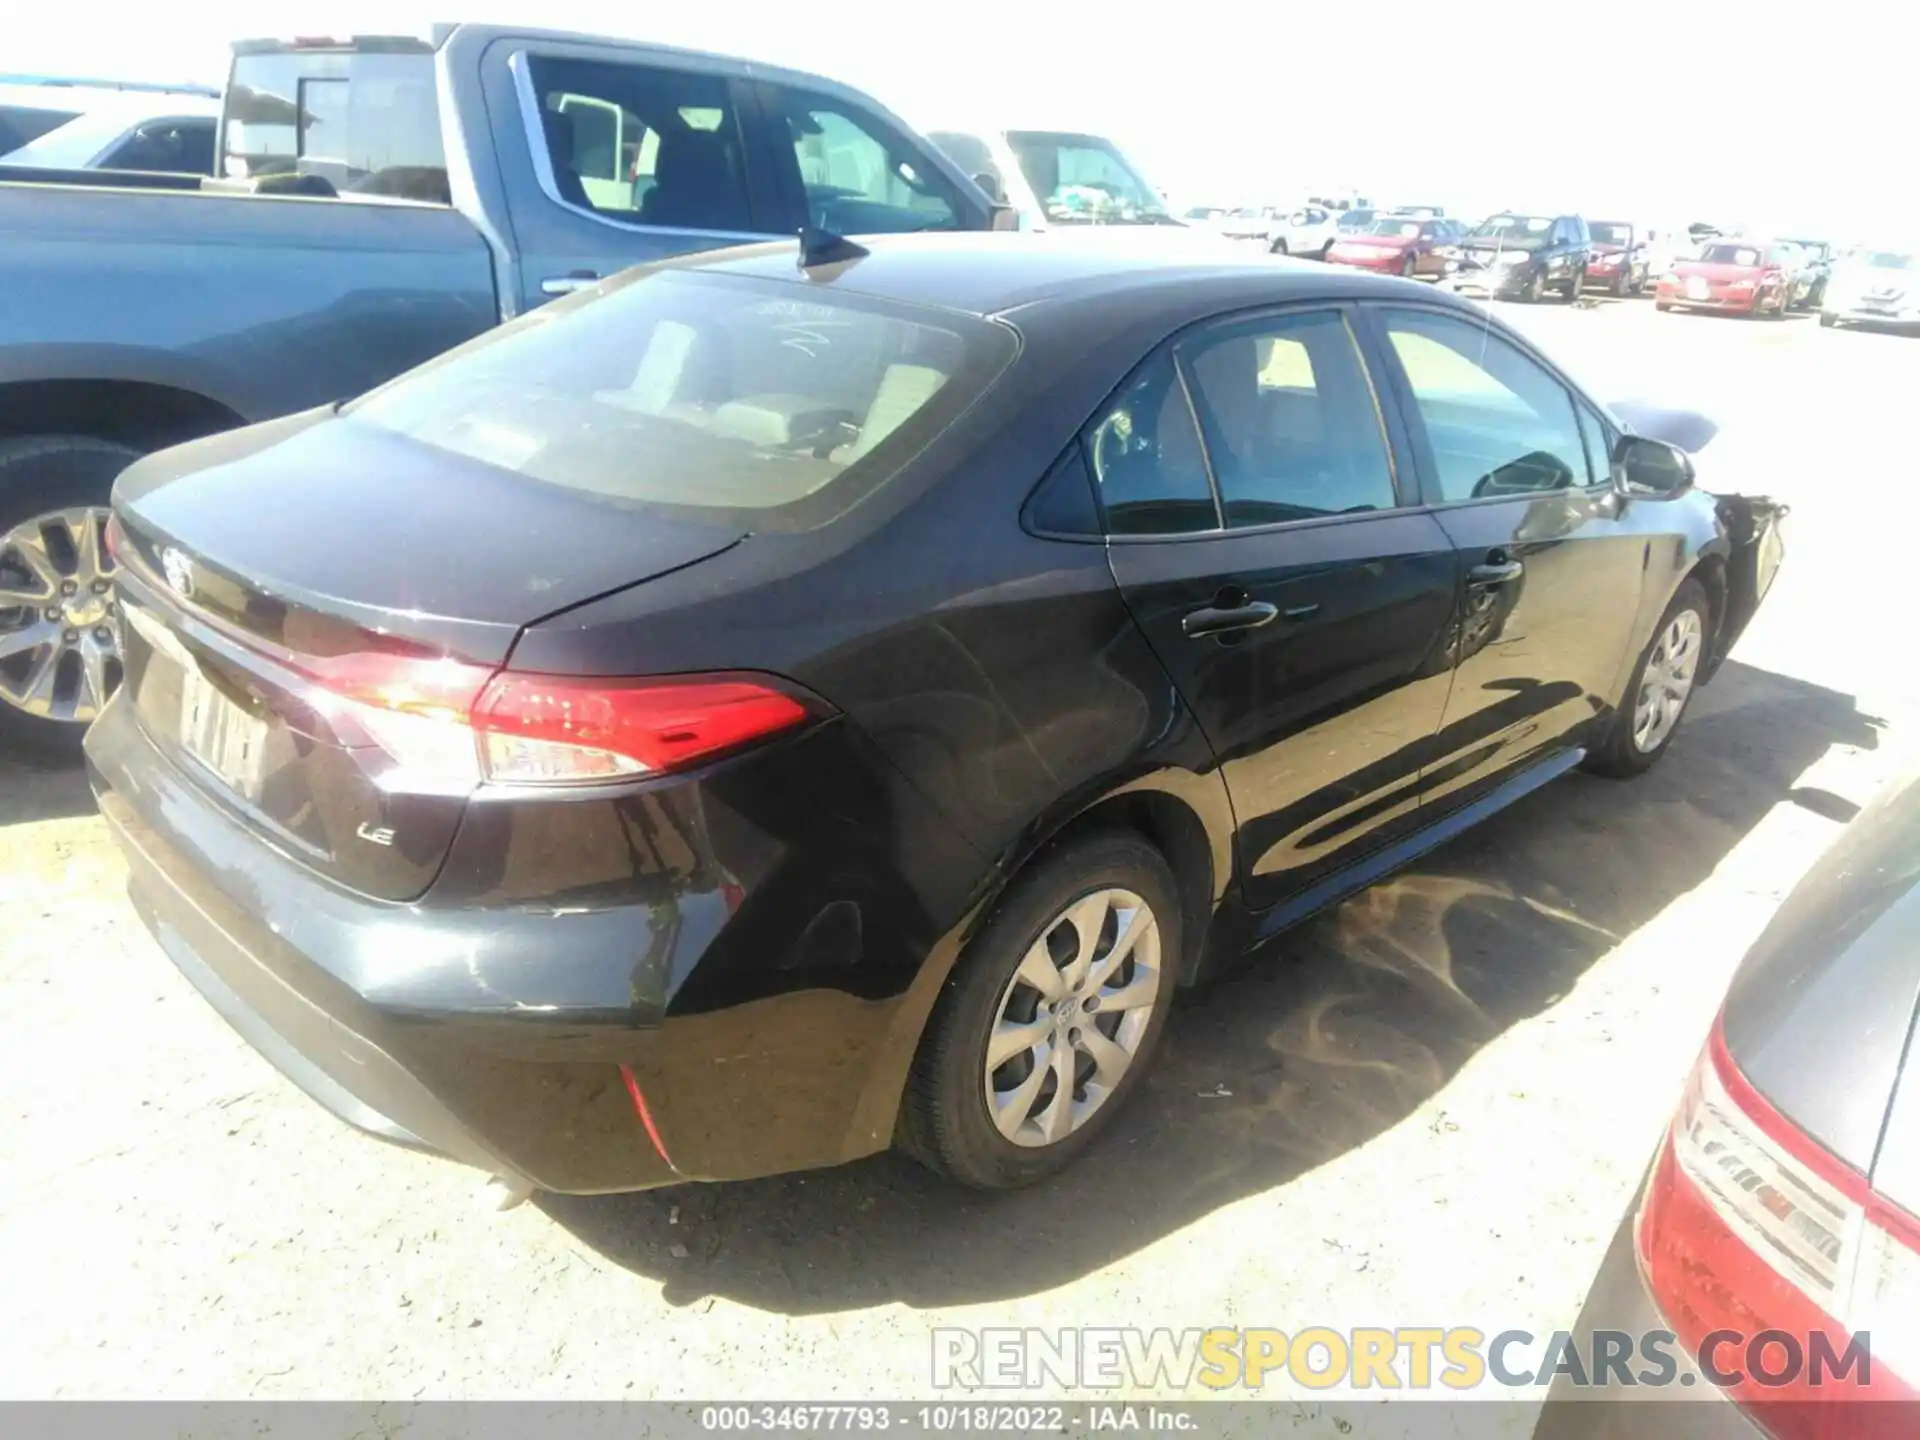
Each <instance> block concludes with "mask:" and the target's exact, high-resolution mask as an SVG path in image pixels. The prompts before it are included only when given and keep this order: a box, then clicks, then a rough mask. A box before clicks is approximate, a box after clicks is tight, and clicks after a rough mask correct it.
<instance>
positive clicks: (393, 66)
mask: <svg viewBox="0 0 1920 1440" xmlns="http://www.w3.org/2000/svg"><path fill="white" fill-rule="evenodd" d="M226 117H227V119H226V143H225V149H224V153H223V154H222V155H221V173H222V174H224V175H227V176H231V177H234V178H240V179H244V178H253V177H259V176H267V175H301V176H306V177H310V178H311V181H312V183H313V184H315V185H318V186H319V187H321V190H322V191H323V192H324V191H326V190H331V191H333V192H336V193H339V194H366V195H390V196H397V197H399V198H401V199H406V200H427V201H434V202H437V203H440V204H445V203H447V200H448V198H449V197H448V191H447V157H446V150H445V147H444V146H443V144H442V142H441V138H440V107H439V101H438V98H437V96H436V92H435V89H434V76H433V55H432V54H431V53H430V52H428V51H426V50H424V49H420V50H391V51H389V50H376V51H346V50H298V51H289V52H284V53H283V52H277V51H267V52H262V53H257V54H241V55H237V56H235V57H234V62H233V75H232V78H231V81H230V83H229V85H228V90H227V102H226Z"/></svg>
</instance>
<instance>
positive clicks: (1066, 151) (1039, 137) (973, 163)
mask: <svg viewBox="0 0 1920 1440" xmlns="http://www.w3.org/2000/svg"><path fill="white" fill-rule="evenodd" d="M927 138H928V139H930V140H931V141H933V143H934V144H935V145H937V146H939V147H940V149H941V150H942V151H943V152H944V153H945V154H946V155H947V156H948V157H949V158H950V159H952V161H953V162H954V164H955V165H957V166H959V168H960V169H961V170H963V171H964V172H965V173H966V174H968V175H969V176H971V177H972V178H973V181H974V183H975V184H976V185H978V186H980V188H981V189H983V190H985V191H986V193H987V194H988V195H989V196H991V197H992V198H993V199H995V200H999V201H1003V202H1004V203H1006V204H1008V205H1011V206H1012V207H1013V209H1014V211H1015V213H1016V214H1018V216H1019V217H1020V228H1021V229H1022V230H1049V229H1054V228H1064V227H1067V226H1091V225H1124V226H1132V227H1140V228H1144V227H1151V226H1161V227H1166V226H1172V227H1184V226H1185V225H1186V222H1185V221H1183V220H1180V219H1177V218H1176V217H1175V216H1174V215H1173V214H1172V212H1171V211H1169V210H1168V209H1167V206H1166V202H1165V201H1164V200H1162V199H1161V196H1160V192H1159V191H1158V190H1156V189H1155V188H1154V187H1153V186H1152V185H1151V184H1149V183H1148V181H1147V179H1146V177H1145V176H1144V175H1142V174H1141V173H1140V171H1139V169H1138V167H1136V166H1135V165H1134V164H1133V162H1132V161H1131V160H1129V159H1128V158H1127V157H1126V156H1125V155H1124V154H1123V153H1122V152H1121V150H1120V147H1119V146H1118V145H1116V144H1114V143H1113V141H1111V140H1109V139H1108V138H1107V137H1106V136H1104V135H1091V134H1087V133H1085V132H1083V131H1078V130H999V129H983V128H934V129H929V130H928V131H927ZM1233 213H1234V212H1232V211H1226V212H1222V213H1219V214H1217V215H1216V216H1215V218H1214V219H1213V220H1212V222H1211V223H1212V224H1213V226H1214V227H1215V228H1221V227H1223V226H1224V225H1225V223H1226V221H1227V219H1228V217H1229V216H1230V215H1231V214H1233ZM843 233H848V234H854V233H859V232H857V231H847V232H843Z"/></svg>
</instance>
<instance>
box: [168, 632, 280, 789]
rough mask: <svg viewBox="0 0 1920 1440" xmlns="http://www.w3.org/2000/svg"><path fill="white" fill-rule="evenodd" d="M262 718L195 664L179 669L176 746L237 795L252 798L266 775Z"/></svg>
mask: <svg viewBox="0 0 1920 1440" xmlns="http://www.w3.org/2000/svg"><path fill="white" fill-rule="evenodd" d="M267 728H268V727H267V722H266V721H265V720H264V719H262V718H261V717H260V716H258V715H255V714H254V713H253V712H252V711H251V710H250V709H248V708H247V707H246V706H245V705H243V704H241V703H240V702H238V701H236V700H234V699H232V698H231V697H230V696H228V695H227V693H226V692H225V691H224V690H222V689H221V688H220V686H219V685H218V684H216V683H215V682H214V681H213V680H212V679H211V678H209V677H208V675H207V674H206V672H205V671H203V670H202V669H201V668H200V667H199V666H198V665H197V664H194V663H191V662H189V663H187V664H186V665H183V666H182V667H181V673H180V730H179V735H180V746H181V748H182V749H183V750H185V751H186V752H187V753H188V754H189V755H191V756H192V757H193V758H194V759H195V760H198V761H199V762H200V763H201V764H202V765H204V766H206V767H207V769H209V770H211V771H212V772H213V773H214V775H215V776H217V777H218V778H219V779H220V781H221V782H222V783H223V784H225V785H226V786H227V787H228V788H229V789H230V790H232V791H233V792H234V793H235V794H236V795H239V796H240V797H241V798H242V799H244V800H247V801H252V802H257V801H258V800H259V799H260V792H261V788H262V785H263V783H264V780H265V776H266V751H267Z"/></svg>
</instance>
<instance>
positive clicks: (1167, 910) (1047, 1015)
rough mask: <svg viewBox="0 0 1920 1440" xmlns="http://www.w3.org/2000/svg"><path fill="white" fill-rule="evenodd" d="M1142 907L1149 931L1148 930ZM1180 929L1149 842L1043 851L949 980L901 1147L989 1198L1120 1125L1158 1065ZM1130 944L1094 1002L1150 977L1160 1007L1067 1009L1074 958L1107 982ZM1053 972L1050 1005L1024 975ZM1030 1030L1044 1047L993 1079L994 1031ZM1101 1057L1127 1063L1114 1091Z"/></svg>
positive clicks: (1022, 1052)
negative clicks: (1120, 947)
mask: <svg viewBox="0 0 1920 1440" xmlns="http://www.w3.org/2000/svg"><path fill="white" fill-rule="evenodd" d="M1127 899H1131V900H1133V901H1137V902H1139V904H1138V906H1137V907H1136V908H1135V910H1134V912H1133V928H1132V929H1131V930H1128V929H1127V928H1126V923H1127V922H1126V918H1125V911H1126V903H1125V902H1126V900H1127ZM1102 905H1105V906H1106V908H1105V909H1104V910H1103V909H1101V906H1102ZM1142 908H1143V909H1144V910H1145V912H1146V919H1147V921H1148V922H1149V926H1148V928H1147V929H1144V930H1142V929H1141V928H1140V916H1139V909H1142ZM1076 912H1079V913H1078V914H1076ZM1096 914H1097V915H1098V916H1099V917H1101V918H1100V925H1099V928H1098V931H1097V933H1096V934H1095V935H1094V936H1093V937H1092V939H1091V940H1082V939H1080V932H1081V930H1082V929H1083V928H1084V927H1085V922H1086V920H1087V918H1088V917H1089V916H1093V915H1096ZM1180 918H1181V917H1180V911H1179V889H1178V887H1177V886H1176V884H1175V883H1174V877H1173V872H1172V871H1171V870H1170V869H1168V867H1167V862H1166V861H1165V859H1164V858H1162V856H1161V854H1160V852H1159V851H1158V850H1156V849H1154V847H1153V846H1152V845H1150V844H1148V843H1147V842H1146V841H1145V840H1144V839H1142V838H1140V837H1139V836H1138V835H1135V834H1133V833H1131V832H1128V831H1121V830H1114V831H1099V832H1095V833H1090V834H1087V835H1083V836H1081V837H1080V838H1078V839H1076V840H1072V841H1069V842H1067V843H1065V844H1062V845H1060V846H1058V847H1057V848H1055V849H1053V850H1052V851H1050V852H1047V853H1044V854H1043V855H1042V856H1041V857H1040V858H1039V859H1038V860H1037V861H1036V862H1035V863H1034V864H1033V865H1032V866H1031V867H1030V868H1029V869H1028V870H1027V871H1026V873H1024V874H1023V875H1021V876H1020V877H1018V878H1017V879H1015V881H1014V882H1013V884H1012V886H1011V887H1010V888H1009V889H1008V891H1007V893H1006V895H1005V897H1004V898H1003V899H1002V900H1001V902H1000V904H999V906H998V908H997V909H996V911H995V913H994V915H993V918H992V919H991V920H990V921H989V922H988V923H987V925H986V927H985V928H984V929H983V930H981V931H980V933H979V934H978V935H976V936H975V937H974V939H973V940H972V941H971V942H970V943H969V944H968V946H967V948H966V951H965V953H963V954H962V955H961V957H960V960H959V962H958V963H957V964H956V965H955V966H954V969H953V973H952V974H951V975H949V976H948V977H947V982H946V984H945V986H944V987H943V988H942V990H941V993H940V998H939V1000H938V1001H937V1002H936V1003H935V1005H934V1010H933V1016H932V1018H931V1019H930V1020H929V1022H928V1024H927V1031H926V1034H925V1035H924V1036H923V1037H922V1039H921V1042H920V1048H919V1051H918V1053H917V1054H916V1055H915V1057H914V1062H913V1068H912V1070H911V1072H910V1074H909V1076H908V1080H907V1089H906V1094H905V1096H904V1098H903V1100H902V1103H901V1117H900V1140H901V1143H902V1146H903V1148H904V1149H906V1150H907V1152H908V1153H909V1154H911V1155H913V1156H914V1157H915V1158H916V1159H918V1160H919V1161H921V1162H922V1163H923V1164H925V1165H927V1166H928V1167H929V1168H931V1169H933V1170H935V1171H938V1172H939V1173H941V1174H944V1175H947V1176H949V1177H950V1178H952V1179H954V1180H957V1181H959V1182H960V1183H962V1184H964V1185H969V1186H972V1187H974V1188H976V1189H982V1190H1007V1189H1013V1188H1016V1187H1018V1186H1021V1185H1030V1184H1032V1183H1033V1182H1034V1181H1036V1180H1041V1179H1044V1178H1045V1177H1046V1176H1048V1175H1052V1174H1054V1173H1055V1172H1056V1171H1058V1170H1060V1169H1061V1168H1062V1167H1063V1166H1065V1165H1067V1164H1068V1163H1069V1162H1070V1161H1072V1160H1073V1159H1074V1158H1075V1157H1076V1156H1077V1155H1079V1154H1080V1152H1081V1151H1082V1150H1084V1149H1085V1148H1086V1147H1087V1146H1088V1145H1090V1144H1092V1143H1093V1142H1094V1140H1095V1139H1097V1138H1098V1136H1099V1134H1100V1132H1101V1131H1103V1130H1104V1129H1105V1128H1106V1127H1107V1126H1108V1125H1109V1124H1110V1123H1111V1122H1112V1120H1113V1117H1114V1115H1115V1114H1116V1113H1117V1112H1118V1111H1119V1110H1120V1108H1121V1106H1122V1105H1123V1104H1124V1102H1125V1101H1126V1099H1127V1097H1128V1095H1129V1094H1131V1092H1132V1091H1133V1089H1134V1087H1135V1086H1137V1085H1138V1084H1139V1082H1140V1077H1141V1076H1142V1075H1143V1074H1144V1073H1145V1072H1146V1069H1147V1067H1148V1065H1150V1064H1151V1063H1152V1059H1153V1053H1154V1050H1155V1049H1156V1048H1157V1047H1158V1045H1159V1042H1160V1037H1161V1035H1162V1033H1163V1032H1164V1031H1165V1028H1166V1022H1167V1012H1168V1010H1169V1009H1170V1008H1171V1005H1172V1000H1173V989H1174V982H1175V977H1176V976H1177V974H1178V972H1179V969H1180V964H1179V960H1180V956H1181V954H1182V950H1181V928H1180ZM1128 933H1130V934H1132V935H1133V936H1134V939H1133V941H1132V944H1131V947H1130V949H1129V951H1128V954H1127V956H1126V958H1125V959H1123V960H1122V961H1120V962H1119V965H1118V968H1117V969H1116V970H1115V971H1114V972H1113V974H1112V975H1111V976H1109V977H1107V979H1106V980H1105V981H1104V982H1102V984H1100V985H1096V986H1094V987H1093V989H1092V990H1091V991H1089V992H1088V994H1089V995H1093V996H1096V997H1097V995H1098V994H1101V993H1108V994H1113V993H1119V992H1118V991H1116V990H1113V989H1112V987H1113V986H1114V985H1115V984H1116V983H1118V984H1119V986H1120V989H1122V990H1124V991H1125V992H1126V993H1128V994H1134V995H1136V996H1137V994H1138V992H1136V991H1135V990H1134V988H1133V987H1135V986H1140V985H1147V984H1148V982H1149V979H1150V980H1151V986H1150V989H1151V998H1150V1002H1149V1004H1148V1005H1145V1006H1132V1007H1129V1008H1127V1009H1124V1010H1123V1009H1109V1010H1107V1011H1105V1012H1104V1013H1102V1012H1101V1011H1100V1010H1098V1009H1097V1008H1079V1006H1081V1005H1084V1003H1085V997H1084V996H1083V997H1082V999H1081V1000H1080V1001H1079V1002H1077V1004H1075V1008H1072V1009H1069V1008H1068V1005H1069V1003H1070V1002H1071V997H1072V995H1073V989H1072V978H1071V977H1072V973H1073V970H1074V968H1075V966H1076V964H1078V958H1076V957H1079V958H1085V959H1086V960H1087V962H1088V964H1087V967H1086V968H1083V969H1082V971H1081V973H1082V976H1083V977H1085V978H1086V979H1093V978H1096V977H1095V975H1094V973H1093V972H1096V971H1097V969H1098V967H1099V965H1100V963H1101V961H1102V960H1103V959H1105V958H1107V957H1109V956H1110V955H1111V953H1112V951H1113V948H1114V946H1115V945H1116V944H1117V943H1118V941H1119V939H1120V938H1121V936H1122V934H1128ZM1103 947H1104V948H1103ZM1063 957H1065V963H1064V964H1062V959H1063ZM1056 969H1057V973H1055V974H1053V975H1052V978H1051V979H1050V980H1049V981H1048V983H1049V984H1052V983H1058V984H1060V985H1061V986H1062V991H1061V995H1060V996H1059V997H1056V998H1055V999H1054V1000H1052V1001H1049V1000H1048V999H1047V997H1046V996H1045V995H1044V994H1043V992H1042V991H1041V989H1040V988H1038V987H1037V986H1034V985H1031V984H1029V983H1028V982H1027V979H1026V977H1027V976H1028V975H1031V974H1035V973H1036V971H1038V972H1039V973H1040V974H1043V975H1044V974H1046V973H1047V972H1048V971H1049V970H1056ZM1141 1010H1145V1012H1146V1013H1145V1019H1144V1021H1142V1022H1141V1023H1139V1024H1138V1025H1134V1024H1133V1022H1132V1018H1131V1017H1133V1016H1135V1015H1137V1014H1139V1013H1140V1012H1141ZM1009 1017H1010V1018H1009ZM1109 1021H1111V1028H1110V1029H1109V1028H1108V1026H1109ZM1028 1027H1038V1029H1037V1030H1036V1032H1035V1033H1036V1034H1038V1035H1039V1036H1040V1038H1039V1039H1037V1040H1036V1042H1035V1043H1034V1044H1033V1045H1032V1046H1029V1047H1026V1048H1020V1049H1015V1050H1013V1051H1010V1052H1009V1053H1008V1054H1007V1055H1006V1056H1005V1057H1004V1058H1003V1060H1002V1062H1001V1064H1000V1065H999V1066H998V1067H995V1068H993V1069H989V1067H988V1064H987V1062H988V1059H989V1051H988V1045H989V1041H990V1040H991V1039H992V1037H993V1036H994V1034H995V1032H996V1030H1008V1031H1011V1030H1013V1029H1016V1028H1017V1029H1019V1030H1022V1031H1025V1030H1026V1029H1027V1028H1028ZM1123 1030H1124V1031H1128V1032H1129V1033H1127V1034H1122V1033H1121V1032H1122V1031H1123ZM1087 1031H1093V1032H1094V1033H1096V1034H1099V1035H1100V1036H1101V1037H1102V1038H1103V1040H1104V1042H1105V1043H1104V1045H1101V1046H1098V1047H1095V1046H1090V1045H1088V1044H1087V1043H1086V1041H1085V1039H1084V1036H1085V1033H1086V1032H1087ZM1071 1037H1080V1038H1071ZM1129 1047H1130V1048H1129ZM1096 1049H1097V1050H1098V1051H1099V1053H1100V1054H1102V1055H1104V1056H1108V1057H1111V1056H1113V1055H1114V1053H1115V1052H1120V1053H1122V1054H1124V1055H1126V1056H1127V1057H1128V1058H1127V1059H1126V1062H1125V1064H1124V1066H1123V1067H1122V1068H1120V1069H1119V1071H1118V1072H1117V1074H1116V1077H1115V1080H1114V1082H1113V1083H1112V1084H1111V1085H1110V1086H1098V1079H1099V1069H1098V1062H1096V1061H1095V1060H1094V1058H1093V1052H1094V1051H1095V1050H1096ZM1063 1050H1064V1051H1065V1052H1066V1058H1067V1059H1068V1060H1069V1061H1070V1062H1071V1065H1072V1067H1073V1079H1072V1082H1071V1083H1072V1084H1073V1086H1074V1088H1073V1089H1072V1090H1071V1091H1070V1092H1067V1093H1068V1095H1069V1103H1068V1104H1067V1105H1066V1108H1065V1109H1060V1108H1057V1107H1059V1105H1060V1103H1061V1102H1060V1096H1061V1093H1062V1091H1061V1085H1060V1080H1059V1073H1060V1072H1059V1069H1058V1068H1056V1064H1055V1062H1056V1060H1057V1059H1058V1058H1059V1057H1060V1055H1061V1052H1062V1051H1063ZM1035 1076H1038V1077H1039V1078H1038V1079H1035V1078H1034V1077H1035ZM1028 1087H1033V1088H1031V1089H1029V1088H1028ZM1096 1087H1098V1089H1099V1091H1100V1092H1101V1093H1100V1094H1099V1098H1097V1099H1095V1092H1096ZM990 1093H991V1094H994V1095H1005V1096H1006V1097H1007V1099H1006V1102H1005V1104H1004V1106H1002V1107H1001V1108H999V1109H998V1110H997V1111H996V1110H995V1109H993V1108H990V1107H991V1106H993V1105H994V1104H995V1102H994V1101H992V1100H990V1099H989V1095H990ZM1087 1101H1092V1102H1093V1103H1092V1105H1091V1108H1089V1109H1088V1110H1087V1111H1086V1112H1085V1113H1084V1114H1083V1115H1082V1114H1079V1113H1078V1109H1077V1107H1078V1106H1080V1105H1081V1104H1083V1103H1086V1102H1087ZM1023 1104H1024V1107H1025V1108H1024V1109H1022V1108H1020V1107H1021V1106H1022V1105H1023ZM996 1113H997V1114H998V1115H999V1117H1000V1118H999V1119H998V1120H996V1118H995V1117H996ZM1055 1124H1058V1125H1060V1126H1062V1127H1064V1128H1063V1129H1062V1131H1061V1133H1060V1135H1059V1136H1058V1138H1048V1131H1049V1130H1050V1129H1051V1128H1052V1127H1053V1126H1054V1125H1055ZM1008 1127H1012V1134H1009V1133H1008ZM1016 1135H1017V1136H1019V1137H1020V1138H1019V1139H1015V1138H1013V1137H1014V1136H1016Z"/></svg>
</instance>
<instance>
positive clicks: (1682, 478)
mask: <svg viewBox="0 0 1920 1440" xmlns="http://www.w3.org/2000/svg"><path fill="white" fill-rule="evenodd" d="M1692 486H1693V457H1692V456H1691V455H1689V454H1687V452H1686V451H1684V450H1682V449H1681V448H1680V447H1679V446H1678V445H1669V444H1668V443H1667V442H1666V441H1664V440H1655V439H1653V438H1652V437H1651V436H1648V435H1622V436H1621V437H1620V439H1619V441H1618V442H1617V443H1616V444H1615V445H1614V447H1613V489H1614V493H1615V494H1617V495H1619V496H1620V498H1621V499H1623V500H1630V499H1642V500H1671V499H1672V498H1673V497H1674V496H1676V495H1682V494H1685V493H1686V491H1688V490H1689V489H1691V488H1692Z"/></svg>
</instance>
